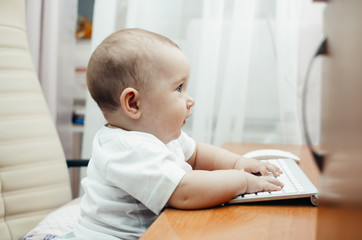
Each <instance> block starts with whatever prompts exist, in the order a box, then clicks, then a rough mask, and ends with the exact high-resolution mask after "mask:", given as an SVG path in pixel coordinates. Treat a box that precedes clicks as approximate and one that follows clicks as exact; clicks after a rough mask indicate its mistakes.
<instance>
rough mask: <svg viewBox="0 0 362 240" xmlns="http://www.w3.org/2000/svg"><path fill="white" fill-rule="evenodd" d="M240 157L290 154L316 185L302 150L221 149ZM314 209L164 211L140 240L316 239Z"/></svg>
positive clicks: (284, 205) (270, 206)
mask: <svg viewBox="0 0 362 240" xmlns="http://www.w3.org/2000/svg"><path fill="white" fill-rule="evenodd" d="M223 147H224V148H225V149H228V150H230V151H233V152H236V153H239V154H243V153H246V152H248V151H251V150H255V149H260V148H277V149H282V150H287V151H290V152H292V153H294V154H296V155H297V156H299V157H300V158H301V163H300V166H301V168H302V169H303V170H304V172H305V173H306V174H307V175H308V177H309V178H310V179H311V180H312V182H313V183H314V184H315V185H317V184H316V183H317V179H318V170H317V167H316V165H315V164H314V162H313V160H312V157H311V155H310V153H309V151H308V149H307V147H305V146H294V145H293V146H287V145H263V144H238V143H228V144H225V145H224V146H223ZM316 226H317V208H316V207H313V206H312V205H311V204H310V205H309V204H305V203H301V202H298V201H296V202H293V203H290V202H280V201H279V202H276V203H272V202H269V203H254V204H245V205H241V204H239V205H227V206H220V207H216V208H211V209H204V210H177V209H172V208H169V209H166V210H165V211H164V212H163V213H162V214H161V216H160V217H159V218H158V219H157V220H156V221H155V222H154V223H153V224H152V225H151V227H150V228H149V229H148V230H147V231H146V233H145V234H144V235H143V237H141V240H156V239H157V240H160V239H167V240H173V239H175V240H176V239H177V240H182V239H187V240H193V239H195V240H196V239H197V240H201V239H207V240H213V239H215V240H227V239H272V240H276V239H278V240H281V239H288V240H289V239H293V240H297V239H301V240H305V239H308V240H311V239H316Z"/></svg>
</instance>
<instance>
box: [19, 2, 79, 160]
mask: <svg viewBox="0 0 362 240" xmlns="http://www.w3.org/2000/svg"><path fill="white" fill-rule="evenodd" d="M76 19H77V0H67V1H61V0H27V1H26V25H27V34H28V39H29V46H30V51H31V54H32V58H33V62H34V67H35V69H36V71H37V73H38V77H39V80H40V84H41V86H42V89H43V93H44V95H45V98H46V101H47V104H48V107H49V111H50V114H51V116H52V118H53V121H54V123H55V125H56V127H57V131H58V134H59V136H60V140H61V142H62V145H63V149H64V152H65V155H66V157H67V158H71V156H72V139H73V138H72V122H71V119H72V105H73V94H72V90H73V85H74V79H75V28H76Z"/></svg>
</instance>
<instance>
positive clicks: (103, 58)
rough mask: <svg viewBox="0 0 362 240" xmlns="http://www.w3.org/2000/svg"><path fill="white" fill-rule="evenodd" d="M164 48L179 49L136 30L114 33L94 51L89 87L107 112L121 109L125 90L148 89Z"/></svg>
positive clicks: (96, 100)
mask: <svg viewBox="0 0 362 240" xmlns="http://www.w3.org/2000/svg"><path fill="white" fill-rule="evenodd" d="M162 45H170V46H174V47H177V48H179V47H178V46H177V45H176V44H175V43H174V42H173V41H171V40H170V39H168V38H166V37H164V36H162V35H160V34H157V33H153V32H149V31H146V30H143V29H137V28H133V29H124V30H121V31H118V32H115V33H113V34H111V35H110V36H109V37H107V38H106V39H105V40H104V41H103V42H102V43H101V44H100V45H99V46H98V47H97V48H96V49H95V50H94V52H93V54H92V56H91V58H90V60H89V63H88V67H87V85H88V89H89V92H90V94H91V96H92V98H93V99H94V100H95V102H96V103H97V104H98V106H99V108H100V109H101V110H102V111H103V112H104V111H115V110H117V109H118V108H119V107H120V102H119V97H120V95H121V93H122V91H123V90H124V89H125V88H127V87H133V88H136V89H138V90H143V89H145V86H146V85H147V84H148V82H149V81H150V80H151V79H152V76H153V74H154V73H155V65H154V63H155V59H157V49H158V48H159V47H160V46H162Z"/></svg>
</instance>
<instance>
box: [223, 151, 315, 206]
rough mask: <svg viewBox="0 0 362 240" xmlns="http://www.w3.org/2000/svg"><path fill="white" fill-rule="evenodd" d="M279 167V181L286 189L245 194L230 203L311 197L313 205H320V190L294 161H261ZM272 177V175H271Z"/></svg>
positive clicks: (283, 159)
mask: <svg viewBox="0 0 362 240" xmlns="http://www.w3.org/2000/svg"><path fill="white" fill-rule="evenodd" d="M261 161H267V162H270V163H273V164H275V165H277V166H278V167H279V168H280V169H281V170H282V171H283V174H281V175H280V176H279V177H277V179H279V181H281V182H282V183H284V187H283V188H282V189H281V190H280V191H270V192H258V193H251V194H243V195H240V196H237V197H235V198H233V199H231V200H230V201H229V202H228V203H242V202H256V201H269V200H281V199H292V198H306V197H310V198H311V202H312V204H313V205H317V204H318V198H317V194H318V190H317V188H316V187H315V186H314V185H313V183H312V182H311V181H310V180H309V178H308V177H307V176H306V175H305V173H304V172H303V171H302V169H301V168H300V167H299V166H298V164H296V162H295V161H294V160H292V159H285V158H282V159H270V160H261ZM270 175H271V176H272V174H271V173H270Z"/></svg>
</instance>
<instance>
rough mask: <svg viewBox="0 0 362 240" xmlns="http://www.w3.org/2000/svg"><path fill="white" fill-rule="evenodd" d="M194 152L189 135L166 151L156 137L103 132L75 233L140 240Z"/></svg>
mask: <svg viewBox="0 0 362 240" xmlns="http://www.w3.org/2000/svg"><path fill="white" fill-rule="evenodd" d="M194 151H195V141H194V140H193V139H191V138H190V137H188V136H187V135H186V134H185V133H184V132H182V133H181V136H180V137H179V138H178V139H176V140H174V141H171V142H170V143H168V144H167V145H165V144H164V143H162V142H161V141H160V140H159V139H157V138H156V137H155V136H153V135H151V134H147V133H142V132H135V131H125V130H122V129H110V128H107V127H103V128H102V129H100V130H99V131H98V132H97V134H96V136H95V138H94V140H93V150H92V158H91V160H90V163H89V166H88V170H87V177H86V178H84V179H83V180H82V186H83V188H84V192H85V195H84V196H83V198H82V201H81V210H80V213H79V220H78V223H77V224H76V227H75V230H74V233H75V236H76V237H82V238H85V239H102V240H106V239H119V238H120V239H137V238H138V237H140V236H142V234H143V233H144V231H145V230H146V229H147V228H148V227H149V226H150V225H151V223H152V222H153V221H154V220H155V219H156V217H157V215H158V214H159V213H160V211H161V210H162V209H163V208H164V207H165V205H166V203H167V201H168V199H169V198H170V197H171V195H172V193H173V192H174V190H175V189H176V187H177V185H178V184H179V182H180V181H181V179H182V177H183V176H184V174H185V173H186V172H188V171H190V170H192V168H191V166H190V165H189V164H188V163H187V162H186V161H187V160H188V159H189V158H190V157H191V156H192V154H193V152H194Z"/></svg>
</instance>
